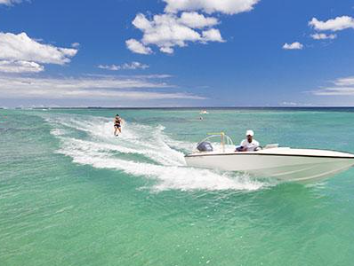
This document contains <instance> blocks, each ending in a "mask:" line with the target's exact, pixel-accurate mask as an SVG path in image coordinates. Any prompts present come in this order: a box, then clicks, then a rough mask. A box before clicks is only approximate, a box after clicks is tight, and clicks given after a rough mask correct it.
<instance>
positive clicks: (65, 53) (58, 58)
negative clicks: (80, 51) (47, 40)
mask: <svg viewBox="0 0 354 266" xmlns="http://www.w3.org/2000/svg"><path fill="white" fill-rule="evenodd" d="M76 53H77V50H76V49H69V48H59V47H55V46H52V45H47V44H41V43H39V42H37V41H35V40H33V39H31V38H29V37H28V36H27V34H26V33H24V32H23V33H20V34H17V35H16V34H12V33H3V32H0V60H15V61H28V62H36V63H43V64H58V65H63V64H65V63H69V62H70V58H71V57H73V56H75V55H76Z"/></svg>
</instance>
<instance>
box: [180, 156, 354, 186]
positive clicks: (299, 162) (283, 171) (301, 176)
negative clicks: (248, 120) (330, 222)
mask: <svg viewBox="0 0 354 266" xmlns="http://www.w3.org/2000/svg"><path fill="white" fill-rule="evenodd" d="M326 152H327V156H320V155H313V154H311V152H309V151H308V152H307V155H299V154H284V153H275V154H274V153H257V152H253V153H219V154H212V153H209V154H207V153H206V154H191V155H187V156H186V157H185V159H186V163H187V165H188V166H192V167H199V168H209V169H219V170H223V171H237V172H246V173H249V174H251V175H253V176H257V177H264V178H274V179H277V180H281V181H296V182H312V181H318V180H323V179H326V178H328V177H331V176H333V175H336V174H338V173H340V172H342V171H345V170H348V169H349V168H350V167H352V166H353V165H354V155H351V154H346V153H340V156H338V154H339V153H337V152H335V156H334V155H333V156H331V155H328V151H326ZM292 153H294V152H292ZM315 154H318V151H316V152H315Z"/></svg>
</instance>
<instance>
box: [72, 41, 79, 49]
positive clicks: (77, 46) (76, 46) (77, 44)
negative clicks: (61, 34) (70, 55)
mask: <svg viewBox="0 0 354 266" xmlns="http://www.w3.org/2000/svg"><path fill="white" fill-rule="evenodd" d="M71 47H73V48H79V47H80V43H78V42H74V43H72V44H71Z"/></svg>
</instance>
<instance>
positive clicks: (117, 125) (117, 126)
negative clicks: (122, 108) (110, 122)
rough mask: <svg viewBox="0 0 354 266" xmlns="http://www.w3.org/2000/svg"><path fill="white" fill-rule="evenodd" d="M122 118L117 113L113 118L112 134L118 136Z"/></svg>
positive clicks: (120, 131)
mask: <svg viewBox="0 0 354 266" xmlns="http://www.w3.org/2000/svg"><path fill="white" fill-rule="evenodd" d="M122 122H123V120H122V118H120V116H119V114H117V115H116V117H115V118H114V136H118V131H119V133H122Z"/></svg>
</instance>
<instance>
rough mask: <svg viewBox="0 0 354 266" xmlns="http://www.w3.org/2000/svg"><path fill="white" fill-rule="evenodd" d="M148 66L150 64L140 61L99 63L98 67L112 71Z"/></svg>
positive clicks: (145, 67)
mask: <svg viewBox="0 0 354 266" xmlns="http://www.w3.org/2000/svg"><path fill="white" fill-rule="evenodd" d="M148 67H149V66H148V65H146V64H142V63H139V62H131V63H125V64H123V65H99V66H98V68H101V69H107V70H112V71H117V70H136V69H147V68H148Z"/></svg>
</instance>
